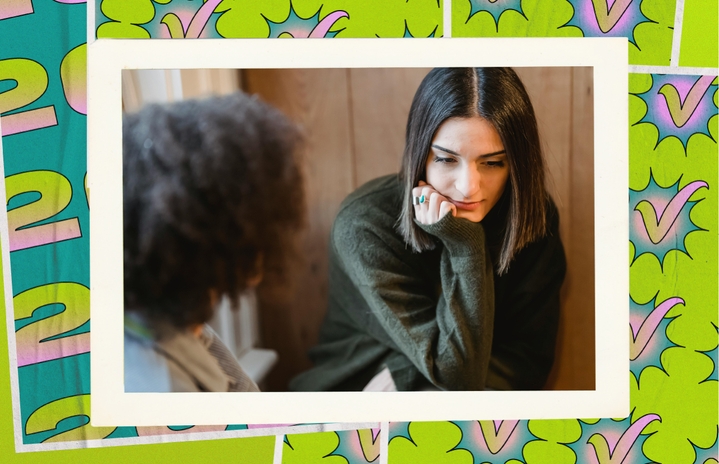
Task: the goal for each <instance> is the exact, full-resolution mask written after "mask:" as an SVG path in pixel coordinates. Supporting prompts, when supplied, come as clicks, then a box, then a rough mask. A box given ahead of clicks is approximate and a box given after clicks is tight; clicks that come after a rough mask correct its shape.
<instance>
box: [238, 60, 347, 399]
mask: <svg viewBox="0 0 719 464" xmlns="http://www.w3.org/2000/svg"><path fill="white" fill-rule="evenodd" d="M243 82H244V85H245V90H246V91H248V92H250V93H257V94H259V95H260V96H261V98H262V99H263V100H265V101H267V102H268V103H270V104H272V105H274V106H276V107H277V108H279V109H280V110H281V111H283V112H284V113H285V114H287V115H288V116H289V117H290V118H292V119H293V120H294V121H296V122H297V123H298V124H300V125H301V126H302V128H303V131H304V133H305V137H306V147H305V148H306V150H305V156H304V166H305V192H306V200H307V205H308V206H309V208H308V224H307V227H306V229H305V230H304V231H302V232H301V234H300V237H299V243H300V252H301V256H300V257H299V259H297V260H295V261H294V262H293V263H291V265H290V266H289V267H288V269H287V270H286V273H285V274H286V275H285V278H282V277H281V276H278V275H275V274H268V275H267V276H266V278H265V280H264V281H263V283H262V284H261V285H260V287H259V289H258V298H259V308H260V310H259V313H260V325H261V331H262V337H263V345H264V346H266V347H269V348H272V349H275V350H277V351H278V353H279V362H278V365H277V367H275V369H274V370H273V371H272V373H271V374H270V378H269V381H268V385H267V386H266V387H267V389H268V390H274V391H284V390H286V389H287V383H288V382H289V380H290V379H291V378H292V377H293V376H294V375H296V374H298V373H299V372H302V371H304V370H306V369H307V368H309V367H310V363H309V360H308V358H307V355H306V353H307V350H308V349H309V348H310V347H312V346H314V345H315V344H316V342H317V334H318V331H319V327H320V324H321V322H322V318H323V317H324V313H325V310H326V301H327V279H328V274H327V244H328V238H329V232H330V228H331V226H332V222H333V221H334V218H335V216H336V215H337V211H338V209H339V204H340V203H341V201H342V200H343V199H344V198H345V197H346V196H347V195H348V194H349V193H350V192H351V191H352V190H353V178H354V168H353V165H352V154H351V142H350V126H349V121H350V119H349V111H348V109H347V101H348V84H347V72H346V71H345V70H341V69H323V70H320V69H304V70H252V71H245V72H244V73H243ZM288 201H291V199H288Z"/></svg>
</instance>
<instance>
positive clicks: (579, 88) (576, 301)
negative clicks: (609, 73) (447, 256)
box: [550, 68, 596, 390]
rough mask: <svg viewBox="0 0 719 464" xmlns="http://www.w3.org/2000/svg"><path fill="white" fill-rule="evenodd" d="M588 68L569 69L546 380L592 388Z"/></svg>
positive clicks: (564, 387)
mask: <svg viewBox="0 0 719 464" xmlns="http://www.w3.org/2000/svg"><path fill="white" fill-rule="evenodd" d="M592 73H593V70H592V68H575V69H573V70H572V112H571V115H572V129H573V130H572V133H571V160H570V164H569V189H570V191H569V196H568V203H569V211H568V215H567V217H568V218H569V220H570V221H571V229H570V233H569V236H568V237H566V238H564V244H565V249H566V251H567V279H566V281H565V283H564V288H563V305H562V321H561V326H560V337H559V341H558V347H557V361H558V362H557V363H556V365H555V369H554V372H553V376H552V381H551V382H550V386H551V388H553V389H555V390H567V389H574V390H592V389H594V388H595V365H596V363H595V349H594V343H595V324H594V319H595V304H594V301H595V287H594V86H593V76H592Z"/></svg>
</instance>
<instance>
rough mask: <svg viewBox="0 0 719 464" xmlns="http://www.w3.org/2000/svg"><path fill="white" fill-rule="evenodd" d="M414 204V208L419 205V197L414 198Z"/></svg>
mask: <svg viewBox="0 0 719 464" xmlns="http://www.w3.org/2000/svg"><path fill="white" fill-rule="evenodd" d="M412 204H413V205H414V206H417V205H419V197H414V198H412Z"/></svg>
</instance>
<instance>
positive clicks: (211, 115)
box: [123, 93, 304, 392]
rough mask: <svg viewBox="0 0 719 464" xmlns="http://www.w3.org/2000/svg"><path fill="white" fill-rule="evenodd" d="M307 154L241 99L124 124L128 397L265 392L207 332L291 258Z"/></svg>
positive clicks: (164, 108)
mask: <svg viewBox="0 0 719 464" xmlns="http://www.w3.org/2000/svg"><path fill="white" fill-rule="evenodd" d="M299 143H300V136H299V132H298V130H297V128H296V127H295V126H294V125H293V124H292V123H291V122H290V121H289V120H288V119H287V118H286V117H285V116H284V115H283V114H282V113H280V112H279V111H278V110H276V109H275V108H273V107H271V106H269V105H267V104H265V103H263V102H262V101H260V100H259V99H258V98H256V97H252V96H248V95H246V94H243V93H236V94H233V95H230V96H227V97H214V98H209V99H205V100H186V101H181V102H178V103H172V104H164V105H149V106H147V107H145V108H143V109H142V110H141V111H140V112H138V113H135V114H128V115H125V116H124V118H123V188H124V190H123V201H124V205H123V206H124V210H123V214H124V228H123V232H124V277H125V287H124V296H125V319H124V320H125V350H124V351H125V391H127V392H177V391H183V392H194V391H211V392H228V391H259V389H258V387H257V385H256V384H255V382H254V381H253V380H252V379H251V378H250V377H249V376H248V375H247V374H246V373H245V372H244V371H243V370H242V368H241V367H240V365H239V363H238V362H237V359H236V358H235V357H234V355H233V354H232V352H231V351H230V350H229V349H228V348H227V347H226V346H225V345H224V344H223V343H222V341H221V340H220V339H219V337H218V335H217V334H216V333H215V332H213V331H212V329H211V328H210V327H209V326H208V325H207V322H208V321H209V320H210V319H211V318H212V317H213V315H214V312H215V308H216V306H217V304H218V302H219V301H220V299H221V297H222V296H223V295H227V296H228V297H229V298H230V299H231V301H232V302H233V303H235V304H236V303H237V298H238V296H239V294H240V293H241V292H242V291H243V290H245V289H246V288H248V287H252V286H255V285H257V284H258V283H259V282H260V280H261V279H262V275H263V272H264V270H265V269H281V268H282V262H283V259H284V258H286V257H287V256H288V254H291V252H292V251H293V250H292V248H293V247H292V243H293V242H292V235H291V234H292V233H291V231H296V230H297V229H298V228H299V227H300V226H301V225H302V224H303V222H304V194H303V190H302V178H301V172H300V168H299V163H298V160H297V152H298V147H299Z"/></svg>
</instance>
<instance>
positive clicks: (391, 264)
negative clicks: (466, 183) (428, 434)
mask: <svg viewBox="0 0 719 464" xmlns="http://www.w3.org/2000/svg"><path fill="white" fill-rule="evenodd" d="M380 222H381V221H380ZM420 227H422V228H423V229H424V230H425V231H427V232H428V233H430V234H432V235H434V236H435V237H437V238H438V239H439V240H440V241H441V242H442V244H443V248H442V251H441V257H440V263H439V272H438V273H439V277H438V279H439V286H440V288H439V289H437V288H436V285H437V284H436V282H437V277H436V275H435V276H429V275H428V274H427V273H426V272H423V270H422V269H421V266H418V265H417V263H418V261H417V260H421V259H422V255H421V254H415V253H412V252H411V251H410V250H408V249H407V248H406V245H405V243H404V240H403V239H402V238H401V237H400V236H399V235H398V234H397V233H396V232H395V231H394V229H393V228H392V227H390V228H389V230H387V228H381V227H377V224H374V223H372V221H369V220H363V219H362V218H356V217H354V218H348V217H346V218H344V219H343V218H338V221H337V222H336V223H335V227H334V229H333V246H334V248H335V249H334V252H335V253H336V254H337V256H338V257H339V259H340V261H341V265H342V267H343V268H344V271H345V272H346V273H347V275H348V277H349V278H350V280H351V281H352V282H353V283H354V285H356V287H357V289H358V290H359V292H360V294H361V295H362V298H363V299H364V302H365V303H366V307H367V308H369V311H370V312H371V314H372V316H373V317H372V319H373V320H376V321H377V322H378V324H379V326H380V327H381V329H382V332H383V334H386V337H388V338H389V339H390V343H388V345H390V346H391V347H392V348H393V349H395V350H397V351H399V352H400V353H402V354H403V355H404V356H406V357H407V358H408V359H409V360H410V361H411V363H412V364H413V365H414V366H415V367H416V368H417V369H418V370H419V372H420V373H421V374H422V375H423V376H424V377H425V378H426V379H427V380H428V381H430V382H431V383H432V384H434V385H435V386H437V387H438V388H441V389H445V390H482V389H484V386H485V382H486V378H487V371H488V366H489V358H490V351H491V346H492V330H493V321H494V287H493V274H492V267H491V262H490V259H489V255H488V253H487V250H486V247H485V237H484V230H483V228H482V225H481V224H479V223H472V222H469V221H466V220H464V219H456V218H454V217H453V216H451V215H447V216H445V217H444V218H442V219H441V220H440V221H439V222H437V223H435V224H433V225H430V226H424V225H421V226H420ZM368 330H369V331H371V330H372V328H371V327H370V328H368Z"/></svg>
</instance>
